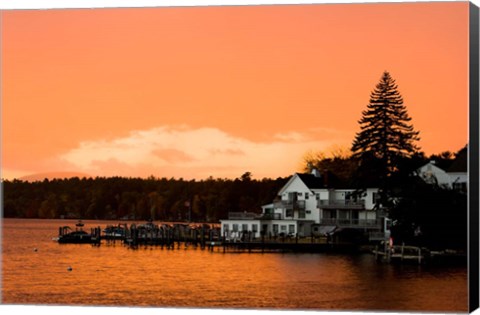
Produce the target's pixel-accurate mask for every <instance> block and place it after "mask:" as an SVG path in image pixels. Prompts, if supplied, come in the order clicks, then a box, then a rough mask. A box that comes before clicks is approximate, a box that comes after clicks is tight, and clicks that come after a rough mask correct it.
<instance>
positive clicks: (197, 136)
mask: <svg viewBox="0 0 480 315" xmlns="http://www.w3.org/2000/svg"><path fill="white" fill-rule="evenodd" d="M312 132H313V134H303V133H299V132H290V133H282V134H277V135H274V136H273V137H272V141H271V142H254V141H251V140H248V139H244V138H240V137H235V136H232V135H229V134H227V133H225V132H224V131H222V130H219V129H216V128H210V127H204V128H196V129H194V128H190V127H188V126H185V125H182V126H162V127H157V128H153V129H149V130H137V131H132V132H130V134H129V135H127V136H126V137H122V138H116V139H111V140H96V141H84V142H81V143H80V144H79V145H78V147H77V148H75V149H73V150H70V151H68V152H67V153H65V154H63V155H62V156H61V157H60V158H61V160H62V161H63V162H65V163H68V164H70V165H71V166H72V167H74V168H75V169H76V170H78V171H81V172H85V173H89V174H98V175H99V176H132V177H147V176H151V175H153V176H155V177H167V178H169V177H175V178H180V177H182V178H184V179H204V178H207V177H209V176H212V177H214V178H236V177H239V176H241V175H242V174H243V173H244V172H247V171H249V172H251V173H252V174H253V176H254V177H255V178H263V177H279V176H287V175H289V174H291V173H292V172H295V171H298V170H299V166H300V165H301V160H302V156H303V154H304V153H305V152H306V151H308V150H312V149H316V150H321V149H323V148H327V147H329V146H331V145H333V144H338V141H335V137H333V138H331V137H330V139H329V140H318V139H322V138H325V137H320V136H318V135H319V133H322V132H323V133H325V132H327V133H332V131H325V130H320V131H319V130H315V131H312ZM314 134H316V135H317V136H314Z"/></svg>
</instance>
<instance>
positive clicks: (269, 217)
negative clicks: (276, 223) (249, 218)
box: [260, 213, 282, 220]
mask: <svg viewBox="0 0 480 315" xmlns="http://www.w3.org/2000/svg"><path fill="white" fill-rule="evenodd" d="M281 219H282V214H281V213H264V214H262V215H261V216H260V220H281Z"/></svg>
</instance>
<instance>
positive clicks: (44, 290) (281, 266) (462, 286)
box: [2, 219, 468, 312]
mask: <svg viewBox="0 0 480 315" xmlns="http://www.w3.org/2000/svg"><path fill="white" fill-rule="evenodd" d="M84 223H85V229H86V230H87V231H89V229H90V227H96V226H101V227H102V228H103V227H105V226H106V225H107V224H111V223H113V224H116V223H118V222H107V221H84ZM2 224H3V226H2V231H3V239H2V303H5V304H27V305H30V304H36V305H38V304H48V305H92V306H93V305H94V306H149V307H150V306H153V307H188V308H192V307H193V308H204V307H206V308H222V309H224V308H242V309H243V308H253V309H289V310H292V309H300V310H346V311H352V310H353V311H357V310H358V311H416V312H422V311H434V312H466V311H467V301H468V299H467V268H466V266H465V267H462V266H460V267H458V266H457V267H433V266H416V265H414V266H413V265H412V266H398V265H388V264H382V263H377V262H376V261H375V259H374V256H373V255H370V254H360V255H345V254H298V253H295V254H293V253H283V254H282V253H263V254H262V253H228V252H227V253H223V251H214V252H210V251H208V250H201V249H200V248H198V249H193V248H188V249H184V247H183V246H182V247H181V249H175V250H167V249H161V248H160V247H140V248H139V249H137V250H132V249H129V248H128V247H125V246H123V245H122V244H121V243H120V242H117V243H116V244H115V245H106V244H105V243H103V244H102V245H101V246H91V245H89V244H85V245H83V244H82V245H77V244H58V243H56V242H54V241H52V237H56V236H57V233H58V227H59V226H62V225H70V226H72V227H73V226H74V225H75V221H68V220H21V219H4V220H3V223H2ZM35 249H36V250H35ZM68 267H72V270H71V271H69V270H67V268H68Z"/></svg>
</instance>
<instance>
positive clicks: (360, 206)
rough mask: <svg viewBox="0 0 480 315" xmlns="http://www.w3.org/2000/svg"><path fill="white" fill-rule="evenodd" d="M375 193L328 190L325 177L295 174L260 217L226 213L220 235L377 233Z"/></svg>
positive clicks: (378, 224)
mask: <svg viewBox="0 0 480 315" xmlns="http://www.w3.org/2000/svg"><path fill="white" fill-rule="evenodd" d="M377 193H378V189H377V188H369V189H366V190H365V191H362V192H359V191H357V190H355V189H339V188H332V187H329V183H328V175H326V174H325V175H324V176H320V175H319V173H318V172H317V171H313V172H312V174H299V173H295V174H294V175H293V176H292V177H291V178H290V179H289V180H288V182H287V183H286V184H285V185H284V186H283V187H282V188H281V189H280V191H279V192H278V196H277V198H276V199H275V200H274V201H273V203H272V204H268V205H265V206H263V207H262V213H261V214H254V213H238V212H236V213H229V218H228V219H226V220H220V221H221V231H222V235H225V236H226V237H227V238H236V237H238V235H246V234H248V236H249V237H254V238H258V237H261V236H262V235H263V236H277V235H295V236H297V235H298V236H300V237H302V236H311V235H312V234H313V235H315V234H326V233H332V232H334V231H335V230H336V229H339V228H340V229H341V228H350V229H361V230H363V231H366V232H367V231H380V230H382V226H383V223H382V221H381V219H380V218H377V212H376V211H375V210H374V207H375V204H376V197H377Z"/></svg>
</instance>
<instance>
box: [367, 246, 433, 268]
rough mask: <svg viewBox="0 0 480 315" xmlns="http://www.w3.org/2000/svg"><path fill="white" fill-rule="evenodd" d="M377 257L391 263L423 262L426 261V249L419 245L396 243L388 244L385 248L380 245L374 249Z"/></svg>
mask: <svg viewBox="0 0 480 315" xmlns="http://www.w3.org/2000/svg"><path fill="white" fill-rule="evenodd" d="M373 253H374V254H375V258H376V259H377V260H380V261H385V262H390V263H415V264H419V265H420V264H422V263H424V262H425V258H426V256H425V254H426V253H427V251H426V249H422V248H421V247H417V246H407V245H404V244H402V245H394V246H392V247H390V246H388V247H386V248H384V249H383V250H380V249H379V248H378V247H377V248H376V249H375V250H373Z"/></svg>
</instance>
